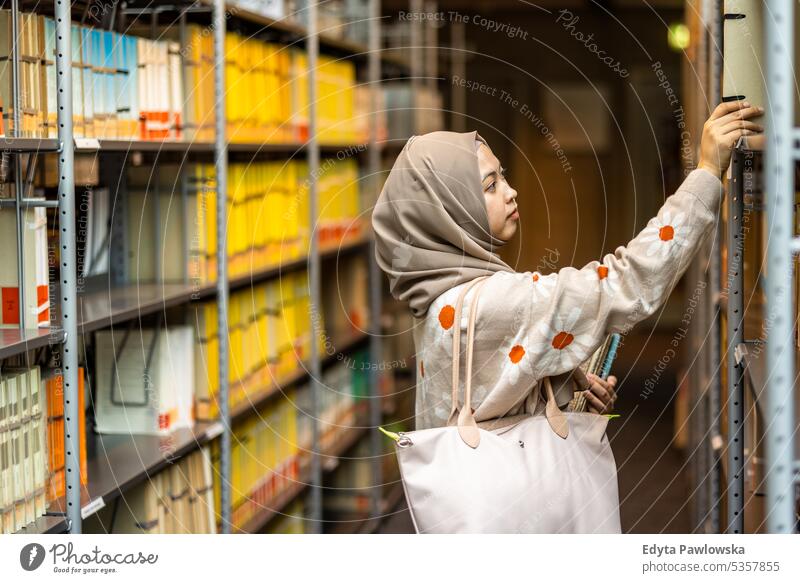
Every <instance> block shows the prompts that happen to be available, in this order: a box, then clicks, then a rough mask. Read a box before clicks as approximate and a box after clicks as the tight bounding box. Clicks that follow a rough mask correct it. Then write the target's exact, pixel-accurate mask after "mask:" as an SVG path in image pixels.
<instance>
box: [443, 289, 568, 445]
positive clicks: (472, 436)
mask: <svg viewBox="0 0 800 583" xmlns="http://www.w3.org/2000/svg"><path fill="white" fill-rule="evenodd" d="M489 277H490V276H482V277H479V278H476V279H474V280H472V281H471V282H470V283H469V284H468V285H466V286H465V287H464V289H462V290H461V293H460V294H459V296H458V300H457V302H456V308H455V323H456V327H455V330H453V386H452V395H451V399H452V404H451V408H450V416H449V418H448V421H447V425H449V426H450V425H453V424H454V423H456V422H457V423H458V433H459V435H460V436H461V439H463V440H464V443H466V444H467V445H469V446H470V447H472V448H476V447H478V445H479V443H480V431H479V429H478V424H477V423H476V421H475V413H474V411H473V409H472V354H473V345H474V336H475V319H476V315H477V312H478V308H477V306H478V299H479V296H480V291H481V287H482V286H483V284H484V283H485V281H486V279H488V278H489ZM476 286H477V287H476ZM473 287H475V294H474V297H473V299H472V302H471V304H470V306H469V320H468V324H467V342H466V344H467V362H466V375H467V378H466V382H465V386H464V406H463V407H461V409H460V411H459V413H458V417H457V418H456V411H458V410H459V407H458V381H459V364H460V348H461V344H460V339H461V334H460V333H461V312H462V308H463V303H464V298H465V297H466V295H467V293H468V292H469V290H471V289H472V288H473ZM543 382H544V386H545V391H546V393H547V404H546V406H545V416H546V417H547V422H548V423H549V425H550V428H551V429H552V430H553V432H554V433H555V434H556V435H558V436H559V437H561V438H563V439H566V438H567V436H568V435H569V423H568V422H567V418H566V416H565V415H564V412H563V411H562V410H561V409H559V407H558V404H557V403H556V398H555V395H554V393H553V385H552V383H551V381H550V377H545V378H544V379H543Z"/></svg>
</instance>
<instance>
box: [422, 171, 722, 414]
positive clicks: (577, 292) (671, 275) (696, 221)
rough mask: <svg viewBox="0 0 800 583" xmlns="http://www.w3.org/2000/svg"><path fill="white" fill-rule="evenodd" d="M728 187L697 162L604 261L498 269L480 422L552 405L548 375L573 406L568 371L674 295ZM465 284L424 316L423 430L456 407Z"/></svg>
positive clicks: (476, 392)
mask: <svg viewBox="0 0 800 583" xmlns="http://www.w3.org/2000/svg"><path fill="white" fill-rule="evenodd" d="M722 190H723V189H722V182H721V181H720V179H719V178H718V177H717V176H714V175H713V174H712V173H710V172H708V171H706V170H704V169H696V170H693V171H692V172H691V173H690V174H689V175H688V176H687V177H686V179H685V180H684V181H683V183H682V184H681V186H680V187H679V188H678V190H677V191H676V192H675V194H673V195H671V196H670V197H668V198H667V200H666V201H665V202H664V205H663V206H662V207H661V209H660V210H659V211H658V214H657V215H656V216H655V217H654V218H652V219H651V220H650V221H649V222H648V224H647V227H646V228H645V229H643V230H642V232H641V233H639V234H638V235H637V236H636V237H635V238H634V239H633V240H632V241H631V242H630V243H629V244H628V245H627V246H625V247H622V246H620V247H618V248H617V249H616V251H615V252H614V253H613V254H611V253H609V254H607V255H606V256H605V257H603V260H602V261H600V262H598V261H592V262H591V263H589V264H588V265H586V266H584V267H583V268H581V269H576V268H574V267H565V268H563V269H560V270H559V271H558V272H556V273H549V274H542V273H538V272H536V271H534V272H523V273H508V272H499V273H495V274H494V275H492V276H491V277H489V278H488V279H487V280H486V282H485V284H484V285H483V289H482V290H481V293H480V298H479V302H478V311H477V314H476V323H475V342H474V348H473V350H474V354H473V366H472V369H473V370H472V387H473V391H472V392H473V394H472V401H473V402H472V407H473V409H474V410H475V418H476V420H477V421H478V422H480V421H485V420H488V419H493V418H496V417H502V416H506V415H514V414H518V413H523V412H526V413H539V412H541V411H543V409H544V396H543V395H542V398H541V399H540V398H539V381H540V380H541V379H544V378H545V377H547V376H550V377H551V378H552V379H553V381H554V382H553V387H554V390H555V393H556V401H557V404H558V405H559V407H564V406H565V405H566V404H567V403H568V402H569V400H570V399H571V398H572V396H573V390H574V385H572V384H571V383H564V382H562V383H559V382H557V379H558V378H563V379H566V378H568V377H569V375H570V373H571V371H572V370H574V369H575V367H577V366H578V365H579V364H581V363H582V362H584V361H585V360H587V359H588V358H589V357H590V356H591V355H592V353H593V352H594V351H595V350H596V349H597V348H598V347H599V346H600V344H602V342H603V340H604V339H605V337H606V335H608V334H610V333H612V332H621V333H625V332H627V331H628V330H630V328H631V327H632V326H633V325H634V324H636V323H637V322H639V321H641V320H643V319H645V318H647V317H648V316H650V315H651V314H653V313H654V312H655V311H656V310H657V309H658V308H659V307H661V306H662V305H663V304H664V303H665V302H666V300H667V298H668V297H669V294H670V292H671V291H672V289H673V288H674V287H675V284H676V283H677V282H678V280H679V279H680V278H681V276H682V275H683V273H684V272H685V271H686V269H687V268H688V266H689V264H690V263H691V261H692V258H693V257H694V255H695V253H696V252H697V251H698V249H700V248H701V246H702V244H703V242H704V240H705V238H706V237H707V236H708V235H709V234H710V233H712V232H713V230H714V229H713V227H714V225H715V223H716V220H717V213H718V210H719V204H720V200H721V198H722ZM464 285H466V283H463V284H460V285H458V286H456V287H454V288H452V289H450V290H448V291H446V292H445V293H443V294H442V295H440V296H439V297H438V298H436V300H434V301H433V302H432V303H431V305H430V307H429V309H428V312H427V314H426V315H425V317H424V318H417V319H415V326H414V344H415V349H416V353H417V371H416V379H417V395H416V428H417V429H425V428H429V427H439V426H443V425H445V424H446V422H447V417H448V415H449V413H450V405H451V396H450V395H451V379H452V376H451V375H452V348H453V347H452V342H453V329H454V328H453V327H454V324H456V323H455V322H454V319H455V303H456V299H457V297H458V294H459V292H460V291H461V289H462V287H463V286H464ZM473 294H474V290H471V291H470V292H469V293H468V294H467V296H466V298H465V300H464V308H463V310H462V317H461V322H460V323H459V325H460V326H461V329H462V334H461V335H460V336H461V347H462V348H461V349H462V352H461V372H460V379H462V380H461V383H460V384H461V386H460V387H459V389H460V390H459V402H460V403H463V398H464V391H463V385H464V380H463V379H465V374H466V370H465V368H466V367H465V361H466V352H465V350H464V347H465V346H466V329H467V318H468V313H469V312H468V306H469V305H470V304H471V302H472V297H473ZM559 375H562V376H561V377H559ZM542 392H544V391H542Z"/></svg>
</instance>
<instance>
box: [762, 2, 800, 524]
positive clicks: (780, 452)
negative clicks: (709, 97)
mask: <svg viewBox="0 0 800 583" xmlns="http://www.w3.org/2000/svg"><path fill="white" fill-rule="evenodd" d="M794 10H795V6H794V2H792V0H776V1H775V2H770V10H765V13H764V22H765V24H764V38H765V39H769V42H768V43H767V47H766V50H765V51H764V54H765V56H766V67H765V69H766V87H767V96H768V97H767V99H768V102H767V103H768V107H766V121H767V123H766V126H765V127H766V132H767V136H768V137H769V139H768V140H767V145H766V151H765V152H764V190H765V192H766V193H767V225H768V229H769V245H768V247H767V272H768V274H769V275H768V277H767V289H766V307H767V310H766V313H767V321H768V322H769V323H770V327H769V329H768V330H767V365H768V367H769V368H768V370H769V371H772V372H771V373H770V374H769V377H768V380H767V387H766V399H765V401H766V403H765V410H766V418H767V419H769V420H770V426H769V430H768V431H767V444H766V445H767V447H766V450H767V455H766V471H767V505H766V507H767V529H768V531H769V532H775V533H790V532H796V528H797V526H796V524H797V518H796V515H795V498H796V486H797V481H798V469H800V467H799V466H798V461H797V460H796V459H795V455H796V454H795V449H794V442H795V439H796V437H795V433H796V428H795V425H794V423H795V420H794V411H793V406H794V402H793V396H794V389H795V387H794V384H795V372H796V371H795V358H794V330H793V325H794V320H795V318H794V316H793V314H792V295H793V294H792V290H793V289H794V287H793V285H792V267H793V266H792V262H793V257H792V255H793V254H794V253H797V252H798V251H800V239H798V238H797V237H795V236H794V235H793V224H792V222H793V218H794V192H795V178H794V176H795V172H794V171H795V166H796V164H797V162H798V160H800V152H798V150H797V149H796V147H795V140H796V138H797V136H798V132H800V128H795V127H794V92H795V85H794V81H793V80H794V63H793V61H794V56H793V55H794V43H795V42H796V39H795V38H794V17H795V14H794Z"/></svg>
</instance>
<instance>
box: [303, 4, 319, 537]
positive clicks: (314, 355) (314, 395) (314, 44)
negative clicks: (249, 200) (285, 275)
mask: <svg viewBox="0 0 800 583" xmlns="http://www.w3.org/2000/svg"><path fill="white" fill-rule="evenodd" d="M308 6H309V8H308V37H307V40H306V48H307V50H308V105H309V108H310V110H309V112H308V144H307V148H308V172H309V176H308V196H309V204H308V209H309V211H308V212H309V225H311V241H310V248H309V253H308V283H309V286H310V288H311V289H310V290H309V295H310V296H311V305H312V306H313V308H312V310H311V314H310V316H311V331H312V342H311V354H310V361H311V362H310V363H309V365H310V373H311V382H310V385H311V387H310V389H311V475H310V476H309V482H310V484H311V491H310V500H309V502H310V508H309V513H308V514H309V517H310V519H311V523H310V524H311V532H312V533H320V532H322V466H321V463H320V457H319V453H320V452H319V449H320V435H319V415H320V410H319V393H320V391H321V387H320V383H321V378H320V377H321V375H322V366H321V362H320V354H319V350H318V348H319V345H318V342H317V327H318V323H319V321H320V319H319V317H318V316H319V313H320V311H321V310H322V303H321V302H320V257H319V246H318V235H317V231H316V227H317V206H318V200H317V199H318V196H317V195H318V193H317V175H318V174H319V142H318V140H317V129H318V128H317V109H318V108H317V60H318V56H319V37H318V36H317V24H318V23H317V3H316V2H309V5H308Z"/></svg>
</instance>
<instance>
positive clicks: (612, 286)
mask: <svg viewBox="0 0 800 583" xmlns="http://www.w3.org/2000/svg"><path fill="white" fill-rule="evenodd" d="M584 273H585V274H586V280H587V283H588V284H589V285H594V283H595V282H598V281H599V282H600V291H602V292H603V293H605V294H608V295H614V294H615V293H616V292H618V291H619V273H617V270H615V269H613V268H611V267H609V266H607V265H603V264H602V263H601V264H600V265H598V266H597V267H595V268H594V269H586V270H585V272H584Z"/></svg>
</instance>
